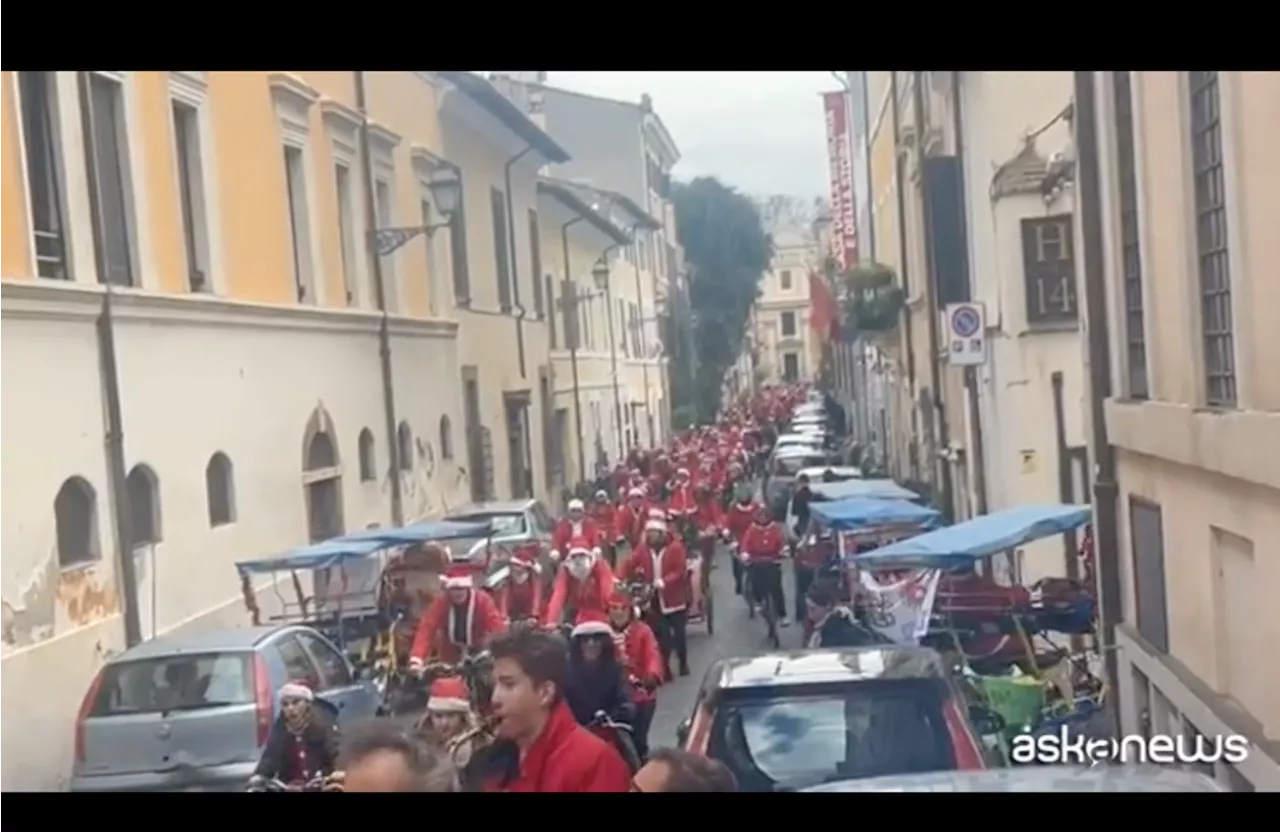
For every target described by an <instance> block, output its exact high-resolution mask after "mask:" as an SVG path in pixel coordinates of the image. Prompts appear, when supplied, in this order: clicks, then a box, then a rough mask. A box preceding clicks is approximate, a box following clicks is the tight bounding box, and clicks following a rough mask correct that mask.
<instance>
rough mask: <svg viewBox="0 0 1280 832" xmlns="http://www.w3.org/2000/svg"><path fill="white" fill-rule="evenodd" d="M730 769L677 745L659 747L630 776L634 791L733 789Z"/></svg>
mask: <svg viewBox="0 0 1280 832" xmlns="http://www.w3.org/2000/svg"><path fill="white" fill-rule="evenodd" d="M737 790H738V783H737V781H736V780H734V777H733V772H731V771H729V767H728V766H726V765H725V764H724V763H722V762H720V761H719V760H712V759H709V758H707V757H702V756H699V755H697V754H694V753H692V752H689V751H683V750H681V749H678V748H659V749H658V750H657V751H654V752H653V753H652V754H650V755H649V762H647V763H645V765H644V766H643V767H642V768H641V769H640V770H639V771H637V772H636V776H635V777H633V778H631V791H633V792H736V791H737Z"/></svg>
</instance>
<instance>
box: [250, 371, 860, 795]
mask: <svg viewBox="0 0 1280 832" xmlns="http://www.w3.org/2000/svg"><path fill="white" fill-rule="evenodd" d="M807 395H808V391H807V389H806V388H804V387H801V386H792V387H780V388H766V389H765V390H763V391H761V393H759V394H757V395H756V396H754V397H752V398H744V399H743V400H741V401H739V402H738V403H737V404H736V405H735V406H733V407H731V408H729V409H728V410H727V412H726V413H725V414H724V415H723V416H722V418H721V419H720V421H719V422H718V423H717V424H715V425H713V426H707V427H702V428H698V429H693V430H689V431H685V432H683V433H681V434H680V435H678V436H676V437H675V438H674V439H673V440H672V441H671V442H670V443H669V444H668V445H667V446H666V447H663V448H658V449H651V450H641V449H633V450H631V452H630V453H629V454H628V457H627V459H626V460H625V461H623V462H621V463H619V464H618V465H617V466H616V467H615V468H613V469H612V470H609V471H603V472H602V476H601V478H600V481H599V482H598V485H599V488H598V489H597V490H596V491H595V494H594V497H593V499H592V500H591V501H590V504H589V505H588V503H587V501H585V500H582V499H572V500H570V501H569V502H568V504H567V507H566V513H565V515H564V517H563V518H562V519H561V520H560V521H559V522H558V524H557V525H556V528H555V531H554V534H553V537H552V541H551V547H550V552H549V553H544V552H543V551H541V549H540V547H539V544H537V543H530V544H528V545H521V546H517V547H514V548H513V549H512V550H511V551H508V552H505V553H504V554H503V555H502V556H503V558H504V559H505V561H506V566H507V567H508V568H509V569H510V582H509V584H508V585H507V586H506V587H505V588H504V589H503V590H502V591H501V592H500V593H494V592H490V591H488V590H487V589H485V585H484V577H485V572H486V571H487V570H488V568H489V567H490V566H491V561H492V556H493V553H492V552H491V551H489V548H490V544H487V543H484V542H482V543H481V544H477V548H478V549H483V551H477V550H472V551H468V552H465V553H461V552H460V553H454V552H451V551H449V550H448V549H447V547H442V548H444V555H445V557H446V558H447V562H448V568H447V571H446V572H445V574H444V575H443V578H442V581H441V583H442V589H443V592H442V593H441V595H440V597H439V598H437V599H436V600H435V601H433V602H432V603H431V605H430V606H429V608H428V609H427V610H426V612H425V614H423V615H422V616H421V618H420V619H419V621H418V625H417V628H416V631H415V633H414V638H413V642H412V646H411V648H410V650H409V658H408V667H409V671H410V673H411V674H413V675H415V676H417V677H418V678H423V679H424V684H426V683H428V682H429V686H430V687H429V690H430V696H429V698H428V700H427V706H426V711H425V714H424V716H423V718H422V719H421V720H419V721H418V722H417V723H416V724H414V725H411V726H404V725H401V724H399V723H398V722H396V721H393V720H390V719H380V720H377V721H375V722H373V723H371V724H368V725H361V726H352V727H351V728H350V729H349V730H348V729H347V728H346V727H345V726H344V729H343V731H342V732H341V739H339V732H338V729H337V720H336V714H335V713H334V711H333V709H332V708H330V707H329V706H328V705H327V703H325V702H323V700H322V699H320V698H318V697H316V696H315V695H314V694H313V693H312V692H311V691H310V690H309V689H307V688H306V687H303V686H300V685H293V684H291V685H286V686H285V688H284V689H282V690H281V691H280V692H279V696H280V700H281V714H280V717H279V719H278V720H277V722H276V725H275V726H274V728H273V730H272V731H271V734H270V736H269V738H268V741H267V743H266V746H265V749H264V752H263V755H262V758H261V760H260V763H259V765H258V768H257V772H256V773H255V775H254V778H253V779H252V780H251V782H250V790H253V791H262V790H277V789H278V790H317V791H320V790H329V791H459V790H467V791H512V792H520V791H530V792H593V791H604V792H608V791H732V790H734V788H733V783H732V777H731V775H729V773H728V771H727V770H726V769H724V767H723V766H720V765H719V764H718V763H715V762H714V761H710V760H705V759H702V758H700V757H697V756H694V755H689V754H687V753H685V752H682V751H678V750H675V749H658V750H656V751H652V752H651V751H650V748H649V737H648V734H649V726H650V724H651V722H652V720H653V716H654V711H655V708H656V705H657V696H658V692H659V690H660V689H661V687H662V685H664V684H665V683H667V682H670V681H671V680H672V679H673V677H674V676H675V675H676V674H679V675H681V676H686V675H688V674H689V672H690V668H689V656H688V649H687V640H686V628H687V622H688V617H689V614H690V612H691V610H692V609H694V608H695V607H696V605H697V604H698V603H699V599H700V597H701V593H702V591H703V589H704V587H701V586H699V585H698V584H699V582H698V581H697V580H694V579H691V572H692V571H693V570H692V566H693V564H695V563H700V564H702V565H703V568H710V565H711V563H712V560H713V558H714V553H715V551H716V548H717V542H718V541H724V542H725V543H727V544H728V546H729V548H730V549H731V550H732V551H733V552H734V557H733V558H732V561H731V562H732V564H733V566H732V568H733V571H734V584H735V588H736V590H737V591H738V593H739V594H741V593H742V592H744V591H745V590H747V589H748V588H749V589H750V592H751V594H752V595H753V599H752V600H753V601H755V602H756V603H759V604H762V605H763V604H769V605H771V607H772V609H773V610H774V611H776V614H777V623H778V624H779V625H780V626H786V625H787V623H788V620H787V617H786V607H787V604H786V598H785V597H784V592H783V583H782V571H781V564H782V561H783V558H784V557H785V556H786V555H787V554H788V551H789V539H790V538H789V535H788V534H787V533H786V532H785V531H784V529H783V528H782V525H781V523H779V522H778V519H777V518H776V517H775V514H774V512H773V511H772V510H771V509H770V507H769V506H766V505H764V504H763V503H762V502H760V501H759V500H758V499H757V497H756V494H757V489H756V487H755V482H756V477H757V475H758V473H759V471H760V466H761V464H762V462H763V460H764V452H765V451H767V449H768V447H769V445H770V444H771V443H772V438H773V436H774V435H776V434H775V431H776V425H779V424H781V423H785V421H786V420H787V418H788V417H789V415H790V414H791V413H792V410H793V408H794V407H795V406H796V405H797V404H798V403H799V402H801V401H803V400H804V398H805V397H806V396H807ZM799 489H800V491H801V492H803V491H805V490H806V486H805V484H804V483H800V485H799ZM805 499H806V498H805V497H804V495H803V493H802V494H801V495H800V501H801V503H804V501H805ZM806 506H807V503H805V504H804V505H800V506H799V508H801V509H802V510H803V511H804V512H805V513H807V508H806ZM548 558H549V561H550V564H551V565H552V569H553V570H554V576H551V575H546V576H545V578H544V575H543V574H541V570H540V563H542V562H546V560H547V559H548ZM805 591H806V590H801V592H805ZM796 604H797V608H796V614H797V615H800V614H801V607H800V605H801V604H803V605H804V610H805V612H807V614H808V618H809V621H810V625H809V627H810V629H811V630H812V631H813V636H812V638H813V642H812V643H814V644H815V645H816V644H820V643H827V644H831V643H853V642H854V641H856V640H857V638H858V637H859V635H858V634H857V633H853V632H845V631H844V630H842V628H843V627H846V626H849V627H856V626H858V625H857V624H856V622H854V621H852V620H851V619H849V618H848V616H846V615H843V614H842V610H843V607H842V606H841V604H840V598H839V593H838V592H836V591H835V590H833V588H832V587H830V586H826V585H823V584H821V583H819V584H816V585H814V586H812V587H807V593H806V594H804V595H803V596H802V597H798V598H797V599H796ZM477 657H482V660H483V662H484V670H483V674H482V675H483V678H479V677H478V676H477V675H476V674H462V673H459V674H458V675H439V673H438V669H439V668H441V667H444V668H450V669H456V668H460V667H463V666H466V665H467V663H468V662H477V661H480V659H478V658H477ZM673 663H674V667H673ZM285 784H288V785H285Z"/></svg>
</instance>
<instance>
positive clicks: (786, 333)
mask: <svg viewBox="0 0 1280 832" xmlns="http://www.w3.org/2000/svg"><path fill="white" fill-rule="evenodd" d="M783 274H786V272H783ZM795 335H796V313H794V312H783V313H782V337H783V338H794V337H795Z"/></svg>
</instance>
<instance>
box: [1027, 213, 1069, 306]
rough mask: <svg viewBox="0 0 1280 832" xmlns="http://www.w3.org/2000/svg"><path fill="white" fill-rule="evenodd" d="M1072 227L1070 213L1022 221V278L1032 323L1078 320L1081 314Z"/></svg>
mask: <svg viewBox="0 0 1280 832" xmlns="http://www.w3.org/2000/svg"><path fill="white" fill-rule="evenodd" d="M1071 229H1072V225H1071V215H1070V214H1056V215H1054V216H1051V217H1037V218H1032V219H1025V220H1023V221H1022V264H1023V281H1024V284H1025V288H1026V293H1027V323H1029V324H1032V325H1035V324H1044V323H1053V322H1062V321H1070V322H1075V321H1076V320H1077V319H1078V317H1079V307H1078V304H1077V301H1076V272H1075V262H1074V256H1073V254H1072V238H1071Z"/></svg>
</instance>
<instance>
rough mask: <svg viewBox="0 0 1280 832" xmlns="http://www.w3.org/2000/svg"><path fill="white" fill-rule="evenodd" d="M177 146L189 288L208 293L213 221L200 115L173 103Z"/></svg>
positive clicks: (185, 105) (176, 155) (209, 287)
mask: <svg viewBox="0 0 1280 832" xmlns="http://www.w3.org/2000/svg"><path fill="white" fill-rule="evenodd" d="M173 144H174V149H175V151H176V154H175V158H176V159H177V162H178V197H179V199H180V200H181V201H182V242H183V246H184V249H185V251H186V255H187V286H188V288H190V289H191V291H193V292H207V291H210V290H211V289H212V288H213V286H212V284H211V281H210V277H211V276H210V273H209V217H208V215H207V213H206V211H205V205H206V204H207V203H206V201H205V183H204V171H203V168H202V167H201V147H200V113H199V111H198V110H197V109H196V108H195V107H192V106H191V105H190V104H187V103H186V102H183V101H174V102H173Z"/></svg>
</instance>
